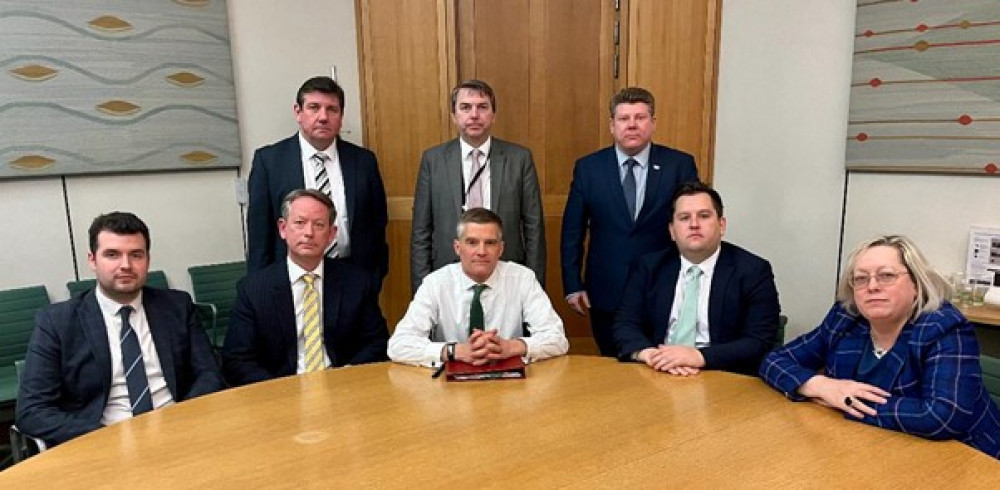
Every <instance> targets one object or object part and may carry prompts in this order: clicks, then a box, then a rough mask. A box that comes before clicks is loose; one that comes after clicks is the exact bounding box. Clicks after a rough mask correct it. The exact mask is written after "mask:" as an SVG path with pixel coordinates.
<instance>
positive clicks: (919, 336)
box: [760, 303, 1000, 458]
mask: <svg viewBox="0 0 1000 490" xmlns="http://www.w3.org/2000/svg"><path fill="white" fill-rule="evenodd" d="M870 332H871V327H870V325H869V323H868V320H867V319H865V318H864V317H863V316H860V315H852V314H850V313H848V312H847V310H845V309H844V308H843V307H842V306H840V305H839V304H836V305H834V306H833V308H831V309H830V312H829V313H827V315H826V318H824V319H823V323H821V324H820V326H819V327H817V328H816V329H815V330H813V331H811V332H807V333H805V334H803V335H801V336H799V337H798V338H796V339H795V340H792V341H791V342H789V343H788V344H786V345H785V346H784V347H781V348H779V349H777V350H775V351H774V352H772V353H770V354H768V356H767V358H766V359H764V362H763V364H761V366H760V375H761V377H762V378H764V381H766V382H767V384H769V385H771V386H772V387H773V388H774V389H776V390H778V391H780V392H782V393H784V394H785V396H787V397H788V398H790V399H792V400H796V401H799V400H804V399H805V397H803V396H802V395H800V394H799V393H798V389H799V387H800V386H802V384H803V383H805V382H806V381H808V380H809V378H812V377H813V376H815V375H817V374H819V373H821V372H822V373H825V374H826V376H829V377H831V378H836V379H854V376H855V372H856V370H857V366H858V362H859V361H860V360H861V354H862V352H864V349H870V348H871V343H870V341H869V338H870ZM898 347H903V348H902V349H899V348H898ZM880 362H884V363H888V364H887V366H886V369H888V370H889V371H890V372H891V373H892V376H891V377H889V378H888V379H889V380H890V381H889V382H888V383H886V385H885V386H879V388H882V389H883V390H886V391H888V392H889V394H890V395H891V396H890V397H889V400H888V403H886V404H884V405H879V404H877V403H873V404H869V406H872V407H874V408H875V410H876V412H878V413H877V414H876V415H875V416H874V417H873V416H870V415H865V417H864V418H863V419H861V420H860V421H861V422H864V423H866V424H869V425H874V426H876V427H883V428H886V429H892V430H898V431H901V432H906V433H908V434H914V435H918V436H921V437H926V438H928V439H958V440H960V441H962V442H964V443H966V444H968V445H970V446H972V447H974V448H976V449H979V450H980V451H983V452H985V453H986V454H989V455H990V456H993V457H994V458H1000V409H998V408H997V405H996V404H995V403H994V402H993V400H992V399H991V398H990V394H989V392H988V391H987V390H986V387H985V386H984V385H983V371H982V368H981V367H980V364H979V344H978V343H977V342H976V333H975V328H973V326H972V324H970V323H969V321H968V320H966V319H965V317H963V316H962V314H961V312H959V311H958V310H957V309H956V308H955V307H954V306H952V305H951V304H950V303H945V304H944V305H942V306H941V308H939V309H938V310H937V311H933V312H930V313H924V314H922V315H920V316H918V317H917V318H916V320H914V321H912V322H909V323H907V324H906V325H904V326H903V330H902V331H901V332H900V334H899V337H898V338H897V339H896V345H895V346H894V347H893V348H892V350H890V351H889V352H888V353H887V354H886V355H885V357H883V358H882V360H881V361H880ZM844 417H845V418H847V419H850V420H858V419H855V418H854V417H852V416H850V415H847V414H844Z"/></svg>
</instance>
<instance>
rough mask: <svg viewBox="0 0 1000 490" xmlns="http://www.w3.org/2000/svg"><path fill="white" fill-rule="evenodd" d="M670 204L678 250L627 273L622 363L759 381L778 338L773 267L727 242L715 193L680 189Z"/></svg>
mask: <svg viewBox="0 0 1000 490" xmlns="http://www.w3.org/2000/svg"><path fill="white" fill-rule="evenodd" d="M671 202H672V203H673V204H672V218H671V220H670V224H669V225H668V228H669V230H670V236H671V238H673V240H674V241H675V242H676V243H677V249H676V250H673V249H671V250H663V251H660V252H653V253H650V254H647V255H643V256H641V257H639V258H638V259H637V260H636V261H635V263H634V265H633V267H632V268H631V269H630V272H629V275H628V280H627V281H626V284H625V292H624V293H623V294H622V300H621V304H620V305H619V306H618V312H617V314H616V315H615V322H614V324H613V326H612V331H613V334H614V339H615V344H616V345H617V346H618V358H619V359H620V360H622V361H629V360H631V361H636V362H642V363H645V364H646V365H647V366H649V367H651V368H653V369H655V370H657V371H663V372H666V373H670V374H673V375H679V376H690V375H693V374H698V373H699V372H700V371H701V370H702V369H721V370H724V371H731V372H736V373H742V374H747V375H750V376H755V375H756V374H757V370H758V368H759V367H760V363H761V361H762V360H764V356H765V355H766V354H767V353H768V351H770V350H771V347H772V346H774V342H775V340H776V336H777V333H778V313H779V311H780V307H779V306H778V290H777V288H775V285H774V274H773V273H772V272H771V264H769V263H768V262H767V261H766V260H764V259H762V258H760V257H758V256H756V255H754V254H752V253H750V252H748V251H746V250H744V249H742V248H740V247H737V246H736V245H733V244H731V243H727V242H723V241H722V236H723V235H724V234H725V232H726V218H725V217H723V215H722V197H721V196H719V193H718V192H716V191H715V189H712V188H711V187H708V186H706V185H705V184H702V183H701V182H697V181H695V182H689V183H685V184H681V186H680V187H679V188H678V189H677V191H676V192H675V193H674V196H673V200H672V201H671Z"/></svg>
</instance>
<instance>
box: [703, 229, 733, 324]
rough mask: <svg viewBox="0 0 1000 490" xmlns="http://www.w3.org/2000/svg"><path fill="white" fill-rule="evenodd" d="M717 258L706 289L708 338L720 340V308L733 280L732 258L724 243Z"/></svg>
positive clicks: (724, 302)
mask: <svg viewBox="0 0 1000 490" xmlns="http://www.w3.org/2000/svg"><path fill="white" fill-rule="evenodd" d="M719 246H720V247H722V248H721V250H720V251H719V258H718V260H716V262H715V269H714V270H713V271H712V284H711V285H710V286H709V288H708V338H709V342H711V341H712V339H721V338H723V335H722V307H723V306H724V305H725V304H726V291H728V290H729V282H730V281H731V280H732V278H733V271H734V269H735V265H734V264H733V257H732V255H731V254H730V252H729V250H728V249H726V247H725V243H722V244H720V245H719Z"/></svg>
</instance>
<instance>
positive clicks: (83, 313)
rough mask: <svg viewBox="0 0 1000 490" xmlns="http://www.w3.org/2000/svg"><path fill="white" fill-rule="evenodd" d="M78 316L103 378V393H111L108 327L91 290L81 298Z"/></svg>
mask: <svg viewBox="0 0 1000 490" xmlns="http://www.w3.org/2000/svg"><path fill="white" fill-rule="evenodd" d="M80 301H81V303H80V311H79V313H77V314H78V315H79V321H80V327H81V328H82V329H83V333H84V336H85V337H86V338H87V343H88V344H90V352H91V354H92V355H93V356H94V360H95V361H97V365H98V366H100V368H101V372H102V373H104V376H102V377H101V383H102V384H103V385H104V393H105V394H107V393H110V392H111V372H112V366H111V348H110V347H109V346H108V342H110V339H109V338H108V327H107V325H105V324H104V314H103V313H101V308H100V306H98V305H97V296H95V293H94V290H93V289H91V290H90V291H89V292H87V294H86V295H84V297H83V298H81V300H80Z"/></svg>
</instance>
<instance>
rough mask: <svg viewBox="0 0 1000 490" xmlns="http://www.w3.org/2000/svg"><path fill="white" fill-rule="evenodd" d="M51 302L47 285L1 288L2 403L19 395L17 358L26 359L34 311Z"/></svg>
mask: <svg viewBox="0 0 1000 490" xmlns="http://www.w3.org/2000/svg"><path fill="white" fill-rule="evenodd" d="M47 304H49V293H48V292H46V291H45V286H30V287H26V288H18V289H8V290H4V291H0V404H10V403H13V402H14V400H16V399H17V385H18V383H17V370H16V368H15V366H14V362H15V361H20V360H23V359H24V355H25V353H26V352H27V351H28V339H30V338H31V331H32V330H33V329H34V328H35V313H36V312H37V311H38V309H39V308H41V307H43V306H45V305H47Z"/></svg>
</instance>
